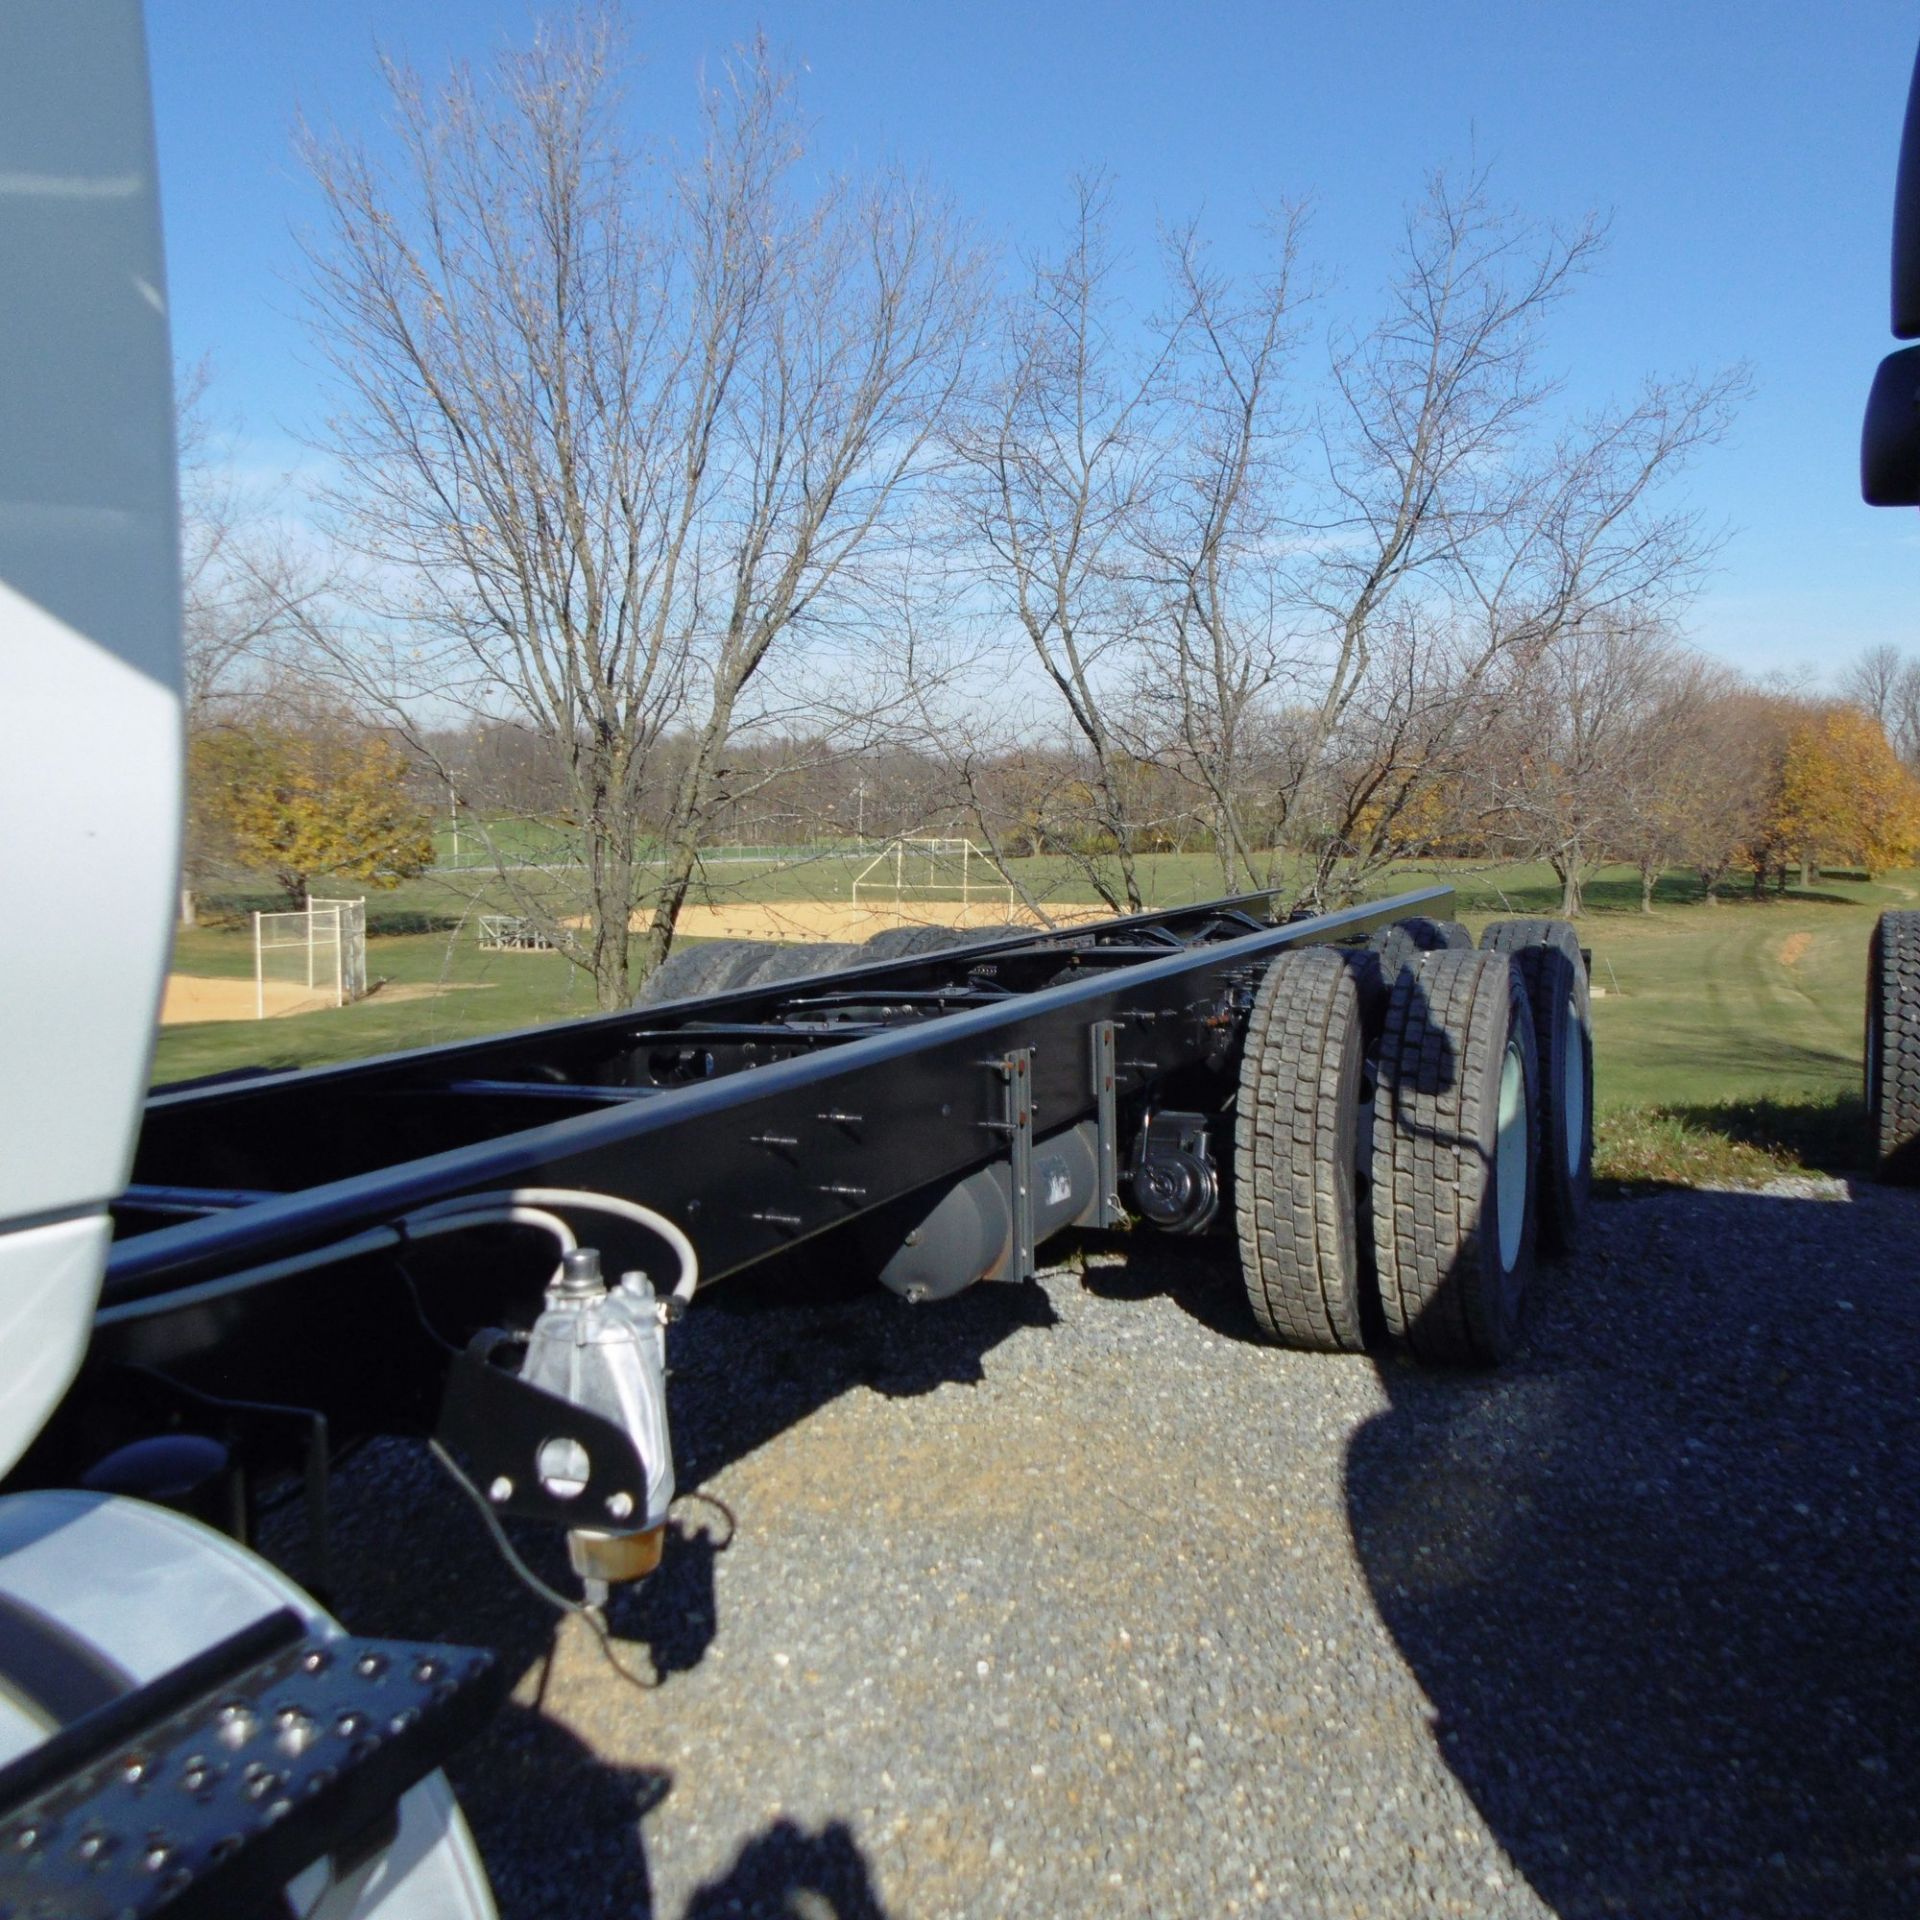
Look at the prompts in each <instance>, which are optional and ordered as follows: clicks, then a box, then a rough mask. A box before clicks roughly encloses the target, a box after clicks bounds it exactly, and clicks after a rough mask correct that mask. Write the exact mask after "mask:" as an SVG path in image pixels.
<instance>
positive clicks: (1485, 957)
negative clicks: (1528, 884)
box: [1373, 950, 1539, 1366]
mask: <svg viewBox="0 0 1920 1920" xmlns="http://www.w3.org/2000/svg"><path fill="white" fill-rule="evenodd" d="M1537 1080H1538V1072H1537V1068H1536V1064H1535V1059H1534V1039H1533V1016H1532V1010H1531V1008H1530V1007H1529V1006H1528V1004H1527V995H1526V988H1525V986H1524V984H1523V983H1522V981H1521V978H1520V974H1519V971H1518V969H1517V968H1515V966H1514V965H1513V963H1512V962H1511V961H1510V960H1509V959H1508V958H1507V956H1506V955H1505V954H1500V953H1467V952H1460V951H1457V950H1448V951H1444V952H1439V953H1429V954H1426V955H1424V956H1423V957H1422V958H1421V959H1420V961H1419V962H1418V964H1417V965H1414V966H1410V967H1408V968H1407V969H1406V970H1405V971H1404V972H1403V973H1402V974H1401V975H1400V977H1399V979H1398V980H1396V981H1395V982H1394V986H1393V992H1392V994H1391V995H1390V996H1389V998H1388V1001H1387V1021H1386V1031H1385V1033H1384V1034H1383V1035H1382V1036H1381V1041H1380V1063H1379V1089H1378V1092H1377V1093H1376V1094H1375V1096H1374V1115H1373V1246H1374V1259H1375V1262H1376V1264H1377V1266H1378V1270H1379V1276H1380V1305H1381V1309H1382V1311H1383V1313H1384V1314H1385V1317H1386V1322H1387V1328H1388V1331H1389V1332H1391V1333H1392V1334H1393V1335H1394V1336H1395V1337H1396V1338H1397V1339H1401V1340H1404V1341H1406V1342H1407V1344H1408V1345H1409V1346H1410V1347H1411V1348H1412V1349H1413V1351H1414V1352H1415V1353H1416V1354H1417V1355H1418V1356H1419V1357H1420V1358H1421V1359H1423V1360H1429V1361H1437V1362H1441V1363H1444V1364H1449V1365H1462V1366H1487V1365H1491V1364H1493V1363H1494V1362H1496V1361H1499V1360H1503V1359H1505V1358H1506V1357H1507V1355H1508V1354H1510V1353H1511V1352H1512V1351H1513V1349H1514V1347H1515V1345H1516V1344H1517V1343H1518V1341H1519V1338H1520V1315H1521V1309H1522V1306H1523V1304H1524V1302H1525V1297H1526V1291H1527V1283H1528V1282H1529V1280H1531V1278H1532V1277H1533V1251H1534V1236H1535V1231H1536V1228H1535V1208H1534V1186H1535V1182H1534V1171H1535V1167H1536V1165H1537V1163H1538V1157H1539V1119H1538V1111H1537V1106H1536V1085H1537Z"/></svg>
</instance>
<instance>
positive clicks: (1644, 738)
mask: <svg viewBox="0 0 1920 1920" xmlns="http://www.w3.org/2000/svg"><path fill="white" fill-rule="evenodd" d="M1689 664H1690V663H1689V661H1688V658H1687V656H1686V655H1685V653H1684V651H1683V650H1682V649H1681V648H1680V647H1679V646H1678V644H1677V643H1676V642H1675V641H1674V640H1673V638H1672V637H1671V636H1670V635H1669V634H1667V633H1665V632H1663V631H1661V630H1660V629H1659V628H1658V627H1655V626H1652V625H1650V624H1647V623H1643V622H1636V621H1632V620H1629V619H1625V618H1621V617H1618V616H1599V617H1595V618H1592V619H1587V620H1580V621H1575V622H1571V623H1569V624H1568V625H1567V626H1566V627H1565V628H1564V629H1563V630H1562V631H1561V633H1560V634H1559V636H1558V637H1557V639H1556V642H1555V644H1554V645H1553V646H1552V647H1550V648H1548V649H1546V650H1545V651H1544V652H1543V653H1542V654H1541V656H1540V657H1539V658H1538V659H1537V660H1536V661H1533V662H1531V663H1529V666H1528V669H1527V671H1526V672H1525V673H1524V674H1523V675H1516V676H1515V681H1514V684H1513V685H1512V686H1510V687H1509V688H1507V689H1505V697H1504V698H1503V700H1502V702H1501V715H1500V726H1499V730H1498V732H1497V733H1496V735H1495V736H1494V740H1493V743H1492V744H1493V747H1494V750H1493V751H1492V752H1490V753H1488V754H1487V755H1486V756H1485V758H1484V765H1483V769H1482V772H1483V777H1484V779H1485V781H1486V787H1487V798H1486V802H1485V808H1486V813H1487V817H1488V819H1489V821H1490V822H1491V823H1492V825H1493V829H1494V831H1495V832H1497V833H1498V834H1499V835H1500V837H1501V838H1502V840H1503V841H1504V842H1505V843H1506V844H1507V845H1508V846H1509V847H1510V848H1511V849H1512V850H1513V851H1515V852H1517V853H1519V854H1520V855H1521V856H1522V857H1524V858H1528V859H1536V860H1545V861H1546V862H1547V863H1548V864H1549V865H1550V866H1551V867H1552V868H1553V871H1554V874H1555V876H1556V877H1557V878H1558V879H1559V881H1560V886H1561V901H1560V911H1561V913H1562V914H1563V915H1564V916H1566V917H1567V918H1569V919H1572V918H1575V917H1577V916H1578V915H1579V914H1580V912H1581V911H1582V909H1583V907H1584V905H1585V884H1586V880H1587V877H1588V876H1589V875H1590V874H1591V872H1592V871H1593V869H1594V868H1595V867H1597V866H1599V865H1601V864H1603V863H1604V862H1605V861H1607V860H1608V859H1610V858H1614V857H1617V856H1618V855H1620V854H1621V853H1623V852H1625V851H1627V850H1629V849H1631V850H1632V852H1633V853H1634V854H1635V855H1636V856H1640V855H1644V856H1645V863H1644V864H1643V868H1642V874H1643V881H1644V882H1645V883H1646V884H1645V886H1644V887H1643V904H1648V905H1650V900H1649V899H1648V897H1647V896H1650V893H1651V878H1652V877H1653V876H1654V875H1655V874H1657V872H1658V867H1657V866H1656V865H1654V864H1653V862H1654V861H1655V860H1656V858H1657V855H1658V851H1659V836H1658V834H1657V831H1656V829H1657V825H1658V821H1659V818H1660V814H1661V811H1662V801H1663V799H1664V795H1663V794H1662V792H1661V789H1660V786H1659V776H1660V772H1661V768H1662V764H1663V762H1664V760H1665V757H1666V756H1667V755H1668V753H1670V752H1671V751H1672V750H1673V749H1675V748H1677V747H1679V746H1680V745H1681V744H1682V742H1681V740H1680V739H1679V738H1678V730H1679V727H1680V724H1681V722H1682V721H1683V720H1684V719H1685V717H1686V715H1687V713H1688V711H1689V708H1688V703H1687V702H1686V700H1685V698H1684V692H1683V684H1682V683H1683V676H1684V675H1685V673H1686V671H1687V668H1688V666H1689Z"/></svg>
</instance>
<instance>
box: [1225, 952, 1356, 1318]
mask: <svg viewBox="0 0 1920 1920" xmlns="http://www.w3.org/2000/svg"><path fill="white" fill-rule="evenodd" d="M1377 965H1378V963H1377V961H1376V960H1375V959H1374V957H1373V956H1372V955H1371V954H1366V953H1339V952H1335V951H1334V950H1333V949H1332V948H1331V947H1307V948H1303V949H1301V950H1299V951H1297V952H1293V953H1283V954H1281V955H1280V956H1279V958H1278V959H1276V960H1275V961H1274V963H1273V964H1272V966H1270V967H1269V968H1268V969H1267V977H1266V979H1265V980H1264V981H1262V982H1261V985H1260V991H1259V993H1258V995H1257V996H1256V997H1255V999H1254V1003H1253V1011H1252V1013H1251V1014H1250V1015H1249V1017H1248V1021H1247V1038H1246V1048H1245V1051H1244V1052H1243V1053H1242V1055H1241V1060H1240V1098H1239V1107H1238V1115H1237V1118H1236V1120H1235V1123H1234V1149H1233V1153H1234V1213H1235V1218H1236V1221H1237V1225H1238V1229H1239V1237H1240V1274H1241V1278H1242V1280H1243V1281H1244V1282H1245V1285H1246V1289H1247V1300H1248V1302H1249V1304H1250V1305H1251V1306H1252V1308H1253V1317H1254V1319H1255V1320H1257V1321H1258V1322H1259V1323H1260V1328H1261V1331H1262V1332H1263V1333H1265V1334H1267V1335H1268V1336H1269V1337H1270V1338H1272V1339H1274V1340H1278V1341H1281V1342H1283V1343H1284V1344H1285V1345H1287V1346H1290V1347H1305V1348H1308V1349H1310V1350H1311V1351H1313V1352H1316V1353H1359V1352H1361V1351H1363V1350H1364V1348H1365V1346H1366V1331H1367V1321H1368V1319H1369V1318H1370V1316H1371V1303H1370V1299H1369V1296H1370V1293H1371V1291H1372V1261H1371V1259H1370V1257H1369V1256H1370V1253H1371V1249H1370V1248H1369V1247H1368V1246H1367V1245H1366V1244H1365V1243H1364V1242H1363V1241H1362V1238H1361V1230H1360V1206H1359V1194H1358V1185H1359V1174H1358V1158H1359V1127H1360V1092H1361V1076H1362V1073H1363V1070H1364V1068H1365V1064H1366V1052H1367V1035H1366V1020H1365V1017H1364V1012H1363V1004H1362V1002H1363V994H1362V992H1361V990H1360V988H1361V986H1362V985H1363V984H1364V982H1363V980H1360V979H1357V978H1356V975H1357V974H1362V975H1364V974H1365V973H1370V972H1372V971H1373V970H1374V969H1375V968H1376V967H1377Z"/></svg>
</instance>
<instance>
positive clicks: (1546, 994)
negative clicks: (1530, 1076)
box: [1480, 920, 1593, 1253]
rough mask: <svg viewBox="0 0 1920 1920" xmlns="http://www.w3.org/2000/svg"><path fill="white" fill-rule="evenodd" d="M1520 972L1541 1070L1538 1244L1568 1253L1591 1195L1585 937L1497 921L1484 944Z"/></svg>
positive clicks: (1559, 923)
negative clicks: (1582, 943) (1582, 944)
mask: <svg viewBox="0 0 1920 1920" xmlns="http://www.w3.org/2000/svg"><path fill="white" fill-rule="evenodd" d="M1480 947H1481V950H1482V951H1483V952H1485V953H1504V954H1506V955H1507V956H1508V958H1509V959H1511V960H1512V962H1513V964H1514V965H1515V966H1516V967H1517V968H1518V969H1519V970H1520V978H1521V980H1522V981H1523V982H1524V983H1525V986H1526V989H1527V1004H1528V1005H1529V1006H1530V1007H1531V1008H1532V1009H1533V1043H1534V1050H1535V1053H1536V1056H1537V1059H1538V1064H1539V1068H1540V1199H1539V1215H1540V1244H1541V1246H1542V1247H1543V1248H1545V1249H1546V1250H1548V1251H1549V1252H1552V1253H1569V1252H1571V1251H1572V1249H1573V1245H1574V1242H1575V1241H1577V1240H1578V1239H1579V1237H1580V1229H1581V1226H1582V1225H1583V1224H1584V1223H1585V1220H1586V1217H1587V1202H1588V1200H1589V1198H1590V1197H1591V1195H1592V1192H1593V1009H1592V1003H1591V1001H1590V999H1589V997H1588V993H1587V964H1586V962H1585V961H1584V960H1583V959H1582V958H1581V957H1580V936H1579V935H1578V934H1577V933H1575V932H1574V930H1573V929H1572V928H1571V927H1570V926H1568V925H1567V923H1566V922H1565V921H1564V920H1496V921H1495V922H1494V923H1493V924H1492V925H1491V926H1490V927H1488V928H1487V930H1486V931H1485V932H1484V933H1483V934H1481V936H1480Z"/></svg>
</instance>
